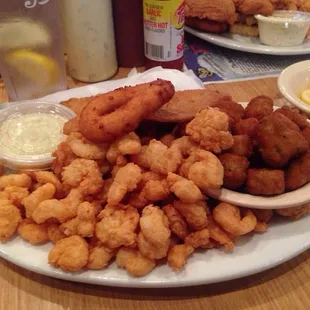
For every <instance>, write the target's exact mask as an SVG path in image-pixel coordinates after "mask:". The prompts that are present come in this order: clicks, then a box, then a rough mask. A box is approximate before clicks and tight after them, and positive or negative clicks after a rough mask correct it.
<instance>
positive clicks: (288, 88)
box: [278, 60, 310, 115]
mask: <svg viewBox="0 0 310 310" xmlns="http://www.w3.org/2000/svg"><path fill="white" fill-rule="evenodd" d="M278 87H279V90H280V92H281V94H282V95H283V97H284V98H285V99H286V100H287V101H289V102H290V103H291V104H293V105H295V106H296V107H297V108H299V109H300V110H302V111H304V112H305V113H307V114H308V115H310V105H308V104H306V103H304V102H303V101H302V100H301V99H300V98H299V96H300V94H301V92H302V91H304V90H305V89H307V88H310V60H306V61H301V62H298V63H296V64H294V65H291V66H289V67H287V68H286V69H285V70H283V71H282V73H281V74H280V76H279V78H278Z"/></svg>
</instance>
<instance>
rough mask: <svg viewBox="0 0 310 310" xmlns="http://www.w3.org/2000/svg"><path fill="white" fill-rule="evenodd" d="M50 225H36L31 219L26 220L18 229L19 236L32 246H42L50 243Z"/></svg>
mask: <svg viewBox="0 0 310 310" xmlns="http://www.w3.org/2000/svg"><path fill="white" fill-rule="evenodd" d="M47 229H48V224H46V223H43V224H36V223H35V222H34V221H32V220H31V219H24V220H22V221H21V222H20V224H19V227H18V230H17V231H18V234H19V235H20V236H21V237H22V238H23V239H24V240H26V241H28V242H29V243H31V244H41V243H45V242H48V241H50V239H49V237H48V233H47Z"/></svg>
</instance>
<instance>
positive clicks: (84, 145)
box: [67, 132, 108, 160]
mask: <svg viewBox="0 0 310 310" xmlns="http://www.w3.org/2000/svg"><path fill="white" fill-rule="evenodd" d="M67 140H68V144H69V146H70V147H71V150H72V152H73V153H74V154H75V155H76V156H77V157H81V158H84V159H94V160H95V159H104V158H105V156H106V153H107V149H108V145H107V144H94V143H91V142H90V141H88V140H87V139H85V138H84V137H83V136H82V134H81V133H79V132H73V133H71V134H70V135H69V136H68V139H67Z"/></svg>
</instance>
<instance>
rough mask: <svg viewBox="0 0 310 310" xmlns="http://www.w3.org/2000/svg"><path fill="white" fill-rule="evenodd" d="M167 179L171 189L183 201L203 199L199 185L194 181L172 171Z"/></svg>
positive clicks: (192, 201) (191, 201)
mask: <svg viewBox="0 0 310 310" xmlns="http://www.w3.org/2000/svg"><path fill="white" fill-rule="evenodd" d="M167 181H168V184H169V187H170V191H171V192H173V193H174V194H175V195H176V196H177V197H178V198H179V199H180V200H181V201H182V202H185V203H194V202H196V201H199V200H202V199H203V195H202V193H201V191H200V189H199V187H198V186H197V185H196V184H195V183H194V182H193V181H189V180H187V179H185V178H183V177H181V176H179V175H177V174H175V173H171V172H169V173H168V176H167Z"/></svg>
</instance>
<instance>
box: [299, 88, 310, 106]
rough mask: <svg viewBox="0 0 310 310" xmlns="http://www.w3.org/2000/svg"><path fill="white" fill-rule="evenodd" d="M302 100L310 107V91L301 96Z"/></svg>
mask: <svg viewBox="0 0 310 310" xmlns="http://www.w3.org/2000/svg"><path fill="white" fill-rule="evenodd" d="M300 99H301V100H302V101H303V102H304V103H307V104H309V105H310V89H306V90H304V91H303V92H302V93H301V95H300Z"/></svg>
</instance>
